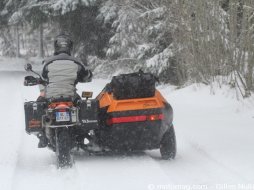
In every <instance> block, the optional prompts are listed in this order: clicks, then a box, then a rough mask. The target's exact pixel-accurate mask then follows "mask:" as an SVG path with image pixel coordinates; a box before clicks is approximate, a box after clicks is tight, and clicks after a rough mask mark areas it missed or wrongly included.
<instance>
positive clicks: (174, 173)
mask: <svg viewBox="0 0 254 190" xmlns="http://www.w3.org/2000/svg"><path fill="white" fill-rule="evenodd" d="M177 142H178V153H177V156H176V158H175V160H170V161H168V160H165V161H164V160H160V156H159V153H158V152H155V151H152V152H149V153H148V155H150V156H151V157H152V158H153V159H155V160H158V164H159V165H160V167H161V169H162V170H163V171H164V173H165V174H166V175H167V176H168V177H169V178H170V179H171V180H172V181H173V182H174V184H176V185H181V184H186V185H192V184H194V185H196V184H201V185H207V186H208V189H215V184H225V183H227V184H251V183H252V182H251V181H249V180H247V179H246V178H245V177H243V175H241V174H240V173H239V172H237V171H235V170H234V169H233V168H231V167H229V166H227V165H225V164H224V163H222V162H220V160H219V159H216V158H214V157H213V156H212V155H211V154H209V153H208V152H207V151H206V150H205V149H204V148H202V147H201V146H200V145H199V144H198V143H195V142H193V141H190V140H186V138H184V137H182V136H181V134H179V133H178V141H177ZM169 168H171V169H170V170H169Z"/></svg>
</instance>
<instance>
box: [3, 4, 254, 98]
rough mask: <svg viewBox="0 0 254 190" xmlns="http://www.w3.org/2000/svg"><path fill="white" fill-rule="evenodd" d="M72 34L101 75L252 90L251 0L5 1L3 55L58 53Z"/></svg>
mask: <svg viewBox="0 0 254 190" xmlns="http://www.w3.org/2000/svg"><path fill="white" fill-rule="evenodd" d="M60 32H67V33H68V34H70V35H71V37H72V39H73V41H74V44H75V45H74V55H75V56H77V57H79V58H80V59H81V60H82V61H84V62H85V61H87V62H88V64H89V65H90V66H91V67H92V68H93V70H94V73H95V74H96V75H98V76H99V77H108V76H112V75H114V74H116V73H122V72H124V73H126V72H133V71H137V70H139V69H143V70H144V71H149V72H152V73H154V74H155V75H157V76H159V78H160V80H161V82H163V83H169V84H172V85H176V86H179V87H182V86H186V85H188V84H192V83H204V84H207V85H209V84H211V83H213V82H217V83H218V84H220V85H222V84H227V85H230V86H231V87H232V88H236V89H238V90H239V91H240V93H241V95H242V96H243V97H249V96H250V95H251V93H252V92H253V91H254V1H252V0H206V1H204V0H2V1H0V55H1V56H6V57H22V58H30V57H40V58H43V57H46V56H50V55H52V52H53V41H54V37H55V36H56V35H57V34H58V33H60Z"/></svg>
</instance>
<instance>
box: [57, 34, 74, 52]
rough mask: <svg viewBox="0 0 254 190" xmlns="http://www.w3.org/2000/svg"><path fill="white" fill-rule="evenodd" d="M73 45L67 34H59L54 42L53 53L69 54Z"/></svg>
mask: <svg viewBox="0 0 254 190" xmlns="http://www.w3.org/2000/svg"><path fill="white" fill-rule="evenodd" d="M72 47H73V42H72V41H71V38H70V36H69V35H66V34H60V35H58V36H57V37H56V39H55V42H54V48H55V53H54V54H55V55H57V54H59V53H67V54H69V55H71V50H72Z"/></svg>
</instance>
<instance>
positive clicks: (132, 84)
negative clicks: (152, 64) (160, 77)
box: [111, 71, 156, 100]
mask: <svg viewBox="0 0 254 190" xmlns="http://www.w3.org/2000/svg"><path fill="white" fill-rule="evenodd" d="M155 82H156V77H155V76H154V75H152V74H151V73H144V72H143V71H139V72H137V73H130V74H122V75H119V76H114V77H113V79H112V81H111V87H112V90H113V94H114V97H115V98H116V99H117V100H122V99H132V98H147V97H153V96H154V94H155Z"/></svg>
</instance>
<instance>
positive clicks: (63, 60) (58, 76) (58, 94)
mask: <svg viewBox="0 0 254 190" xmlns="http://www.w3.org/2000/svg"><path fill="white" fill-rule="evenodd" d="M72 48H73V42H72V40H71V39H70V37H69V36H68V35H66V34H60V35H58V36H57V37H56V39H55V42H54V49H55V52H54V56H51V57H49V58H47V59H45V60H44V61H43V71H42V77H43V79H44V80H45V81H46V82H47V85H46V86H43V87H42V86H41V87H40V89H41V95H40V97H39V98H38V99H37V101H44V100H47V99H51V98H72V99H73V101H74V102H75V101H76V100H78V99H80V97H79V95H78V94H77V93H76V91H77V89H76V84H77V83H78V82H90V81H91V80H92V72H91V71H90V70H89V69H88V67H87V63H84V64H83V63H82V62H81V61H79V60H78V59H76V58H74V57H73V56H71V51H72ZM38 138H39V144H38V147H39V148H43V147H46V146H47V144H48V140H47V138H46V136H45V134H44V133H40V134H39V135H38Z"/></svg>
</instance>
